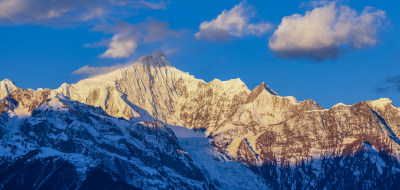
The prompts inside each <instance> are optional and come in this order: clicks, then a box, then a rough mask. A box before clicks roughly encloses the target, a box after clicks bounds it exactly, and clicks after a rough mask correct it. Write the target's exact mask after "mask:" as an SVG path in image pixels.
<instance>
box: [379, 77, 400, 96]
mask: <svg viewBox="0 0 400 190" xmlns="http://www.w3.org/2000/svg"><path fill="white" fill-rule="evenodd" d="M392 90H395V91H396V92H400V75H398V76H391V77H387V78H386V79H385V80H384V81H383V82H382V83H381V85H380V86H379V87H377V88H375V92H376V93H384V92H388V91H392Z"/></svg>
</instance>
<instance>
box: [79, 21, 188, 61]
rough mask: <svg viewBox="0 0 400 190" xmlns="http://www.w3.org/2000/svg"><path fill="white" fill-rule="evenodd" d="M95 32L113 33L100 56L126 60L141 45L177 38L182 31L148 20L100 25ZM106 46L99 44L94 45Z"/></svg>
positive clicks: (163, 23) (160, 22) (95, 28)
mask: <svg viewBox="0 0 400 190" xmlns="http://www.w3.org/2000/svg"><path fill="white" fill-rule="evenodd" d="M93 30H94V31H99V32H103V33H111V34H113V37H112V39H111V40H109V41H107V43H106V44H107V47H108V49H107V50H106V51H105V52H104V53H103V54H101V55H100V57H103V58H125V57H129V56H131V55H132V54H134V53H135V50H136V48H137V47H138V46H139V45H140V44H150V43H155V42H163V41H165V40H167V38H176V37H178V36H179V35H180V34H181V33H182V31H176V30H172V29H170V27H169V25H168V24H167V23H165V22H162V21H159V20H154V19H148V20H147V21H145V22H141V23H138V24H130V23H128V22H125V21H117V22H116V23H115V24H114V25H98V26H95V27H94V28H93ZM99 44H105V42H97V43H95V44H94V45H86V46H88V47H90V46H96V45H99Z"/></svg>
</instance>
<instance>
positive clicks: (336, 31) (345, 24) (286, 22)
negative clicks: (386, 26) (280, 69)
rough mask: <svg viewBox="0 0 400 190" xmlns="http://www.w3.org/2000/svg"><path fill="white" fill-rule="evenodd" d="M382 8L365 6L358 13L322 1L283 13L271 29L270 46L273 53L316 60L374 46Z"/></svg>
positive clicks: (383, 16) (381, 18) (382, 13)
mask: <svg viewBox="0 0 400 190" xmlns="http://www.w3.org/2000/svg"><path fill="white" fill-rule="evenodd" d="M384 19H385V12H384V11H382V10H378V9H373V8H372V7H366V8H365V9H364V10H363V11H362V12H361V13H360V14H359V13H357V11H355V10H354V9H351V8H350V7H348V6H344V5H337V3H335V2H331V3H324V4H322V6H318V7H315V8H314V9H313V10H312V11H308V12H306V13H305V15H300V14H294V15H291V16H286V17H284V18H283V19H282V22H281V23H280V25H279V26H278V28H277V29H276V30H275V31H274V33H273V35H272V36H271V38H270V41H269V47H270V48H271V50H272V51H273V52H275V53H276V55H278V56H280V57H283V58H289V59H295V58H311V59H314V60H317V61H321V60H325V59H334V58H336V57H337V56H339V55H340V54H341V53H343V52H346V51H349V50H353V49H360V48H365V47H368V46H374V45H376V43H377V30H378V28H379V27H380V26H381V23H382V21H383V20H384Z"/></svg>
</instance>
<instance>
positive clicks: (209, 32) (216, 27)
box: [195, 2, 272, 41]
mask: <svg viewBox="0 0 400 190" xmlns="http://www.w3.org/2000/svg"><path fill="white" fill-rule="evenodd" d="M254 15H255V12H254V11H252V10H251V8H250V7H247V6H246V4H245V2H242V3H240V4H238V5H235V6H234V7H233V8H232V9H231V10H224V11H222V13H221V14H220V15H218V16H217V18H215V19H213V20H211V21H204V22H202V23H201V24H200V27H199V32H197V33H196V34H195V37H196V38H197V39H205V40H210V41H216V40H227V39H229V38H230V37H231V36H234V37H243V36H249V35H255V36H260V35H263V34H265V33H266V32H268V31H269V30H271V29H272V25H271V24H270V23H267V22H260V23H249V21H250V18H251V17H252V16H254Z"/></svg>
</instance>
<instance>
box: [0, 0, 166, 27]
mask: <svg viewBox="0 0 400 190" xmlns="http://www.w3.org/2000/svg"><path fill="white" fill-rule="evenodd" d="M135 8H149V9H165V8H166V6H165V3H164V2H157V3H154V2H149V1H144V0H137V1H135V0H34V1H33V0H0V21H1V22H2V23H4V22H9V23H10V22H11V23H17V24H18V23H44V24H59V23H65V22H67V23H68V22H78V21H88V20H91V19H97V20H104V19H105V17H107V16H112V17H118V15H120V16H123V15H126V14H129V12H132V10H133V9H135Z"/></svg>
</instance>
